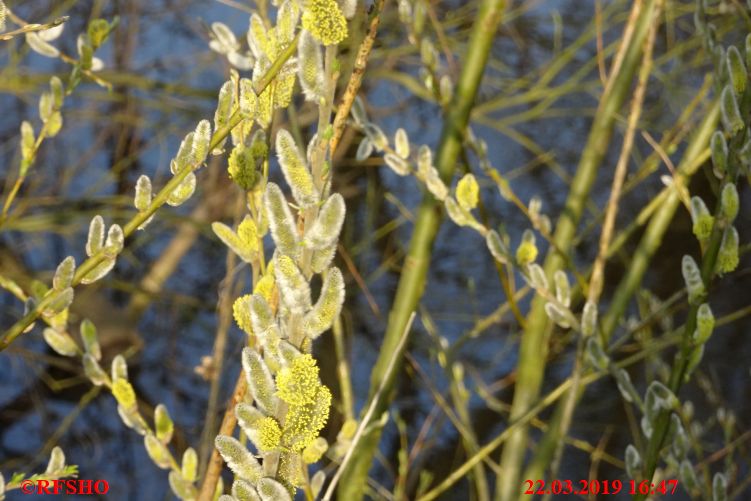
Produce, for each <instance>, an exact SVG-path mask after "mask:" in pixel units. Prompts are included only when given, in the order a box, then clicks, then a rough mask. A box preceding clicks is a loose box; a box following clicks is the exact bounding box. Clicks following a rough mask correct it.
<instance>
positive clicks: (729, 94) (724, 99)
mask: <svg viewBox="0 0 751 501" xmlns="http://www.w3.org/2000/svg"><path fill="white" fill-rule="evenodd" d="M720 113H721V115H722V125H723V127H724V128H725V131H726V132H727V133H728V134H730V136H731V137H732V136H735V135H736V134H738V133H739V132H740V131H741V130H743V127H744V126H745V124H744V122H743V118H741V111H740V109H739V108H738V101H737V99H736V97H735V93H734V92H733V88H732V87H731V86H730V85H727V86H725V88H724V89H722V94H721V96H720Z"/></svg>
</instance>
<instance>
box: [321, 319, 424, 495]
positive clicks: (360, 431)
mask: <svg viewBox="0 0 751 501" xmlns="http://www.w3.org/2000/svg"><path fill="white" fill-rule="evenodd" d="M414 320H415V312H412V315H410V317H409V320H408V321H407V325H406V327H405V328H404V332H402V338H401V339H400V340H399V345H398V347H397V349H396V350H394V352H393V354H392V356H391V360H390V361H389V365H388V367H386V373H385V377H384V378H383V379H382V380H381V385H380V386H379V387H378V391H376V394H375V395H373V398H372V399H371V400H370V407H368V412H366V413H365V416H364V417H363V418H362V421H361V422H360V426H358V427H357V431H356V432H355V435H354V437H352V443H351V445H350V447H349V449H348V450H347V453H346V454H345V455H344V458H343V459H342V462H341V464H340V465H339V469H338V470H337V472H336V474H335V475H334V478H332V479H331V482H330V483H329V486H328V488H327V489H326V494H324V496H323V501H329V500H330V499H331V496H333V495H334V490H335V489H336V484H337V483H339V479H340V478H341V476H342V472H344V470H345V468H346V467H347V465H348V464H349V461H350V459H351V458H352V454H353V453H354V452H355V450H357V446H358V444H359V443H360V440H361V439H362V437H363V435H364V434H365V432H366V430H367V429H368V425H369V424H370V420H371V419H373V414H374V413H375V410H376V408H377V407H378V405H377V403H378V401H379V397H380V396H381V393H382V392H383V391H384V390H385V388H386V381H388V380H389V378H390V376H391V372H392V371H393V370H394V367H395V366H396V359H397V356H396V354H397V353H401V351H402V348H404V344H405V343H406V342H407V339H408V338H409V336H408V334H409V331H410V329H411V328H412V322H414Z"/></svg>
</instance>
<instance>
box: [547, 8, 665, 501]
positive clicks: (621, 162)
mask: <svg viewBox="0 0 751 501" xmlns="http://www.w3.org/2000/svg"><path fill="white" fill-rule="evenodd" d="M661 11H662V0H658V3H657V6H656V7H655V14H654V18H653V19H654V20H655V21H653V22H652V23H650V28H649V33H648V34H647V39H646V40H645V41H644V49H643V52H644V57H643V62H642V65H641V67H640V68H639V80H638V83H637V86H636V89H635V90H634V97H633V100H632V101H631V112H630V113H629V116H628V128H627V130H626V135H625V137H624V138H623V146H622V148H621V154H620V156H619V157H618V163H617V164H616V167H615V175H614V177H613V183H612V187H611V190H610V199H609V200H608V205H607V208H606V210H605V220H604V222H603V224H602V232H601V234H600V244H599V250H598V252H597V257H596V258H595V263H594V266H593V268H592V275H591V277H590V280H589V290H588V291H587V302H588V303H591V304H593V305H595V306H597V303H598V302H599V300H600V294H601V293H602V286H603V282H604V274H605V273H604V272H605V258H606V254H607V251H608V247H609V246H610V241H611V239H612V236H613V230H614V228H615V216H616V214H617V213H618V203H619V201H620V197H621V190H622V188H623V182H624V179H625V178H626V172H627V170H628V160H629V157H630V156H631V150H632V148H633V145H634V136H635V134H636V127H637V124H638V122H639V118H640V117H641V112H642V106H643V104H644V95H645V94H646V90H647V80H648V79H649V75H650V73H651V71H652V50H653V49H654V42H655V34H656V32H657V27H658V26H659V22H657V21H656V20H657V19H659V16H660V12H661ZM584 341H585V340H584V335H583V334H582V335H580V336H578V340H577V343H576V359H575V361H574V371H573V376H572V380H573V381H572V384H571V390H570V391H569V392H568V395H566V399H565V403H564V407H563V417H562V418H561V421H560V428H561V429H560V436H566V435H567V434H568V429H569V427H570V426H571V420H572V418H573V415H574V409H575V408H576V402H577V400H578V396H579V385H580V382H581V376H582V370H583V369H584V363H583V358H584ZM563 449H564V446H563V443H562V442H559V443H558V447H557V450H556V452H555V454H554V455H553V461H552V464H551V466H550V477H549V478H556V475H557V474H558V468H559V466H560V463H561V458H562V456H563ZM550 496H551V494H548V495H546V496H545V497H544V498H543V501H547V500H548V499H550Z"/></svg>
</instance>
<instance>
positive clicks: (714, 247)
mask: <svg viewBox="0 0 751 501" xmlns="http://www.w3.org/2000/svg"><path fill="white" fill-rule="evenodd" d="M744 135H745V134H738V136H736V138H735V139H734V144H731V145H730V147H729V150H730V153H731V156H730V158H729V160H728V163H729V164H731V163H735V164H740V160H739V159H738V158H737V153H736V152H737V151H738V150H739V149H740V147H741V146H742V142H741V141H742V137H744ZM736 170H739V169H738V168H737V167H734V168H730V167H728V169H727V172H726V173H725V175H724V176H723V179H722V181H721V183H720V186H724V185H725V184H726V183H734V182H735V181H736V179H735V178H736V176H737V174H735V172H734V171H736ZM731 172H733V173H732V174H731ZM675 189H676V190H677V189H679V188H678V187H676V188H675ZM714 217H715V223H714V225H713V227H712V233H711V235H710V237H709V243H708V244H707V247H706V249H705V252H704V255H703V258H702V263H701V280H702V283H704V284H705V286H708V285H709V283H711V281H712V279H713V278H714V277H715V274H716V271H715V270H716V266H717V257H718V254H719V251H720V246H721V244H722V239H723V233H724V230H725V229H726V227H727V226H729V225H731V224H732V223H729V222H727V220H726V219H725V217H724V216H723V215H722V201H721V200H717V205H716V208H715V214H714ZM698 310H699V301H697V302H696V304H693V305H692V306H691V308H689V311H688V314H687V315H688V316H687V317H686V318H687V320H686V324H685V326H684V329H683V338H682V341H681V346H680V348H679V350H678V353H677V354H676V356H675V363H674V364H673V367H672V369H671V371H670V380H669V384H668V387H669V388H670V390H671V391H672V392H673V393H674V394H675V395H676V396H677V395H678V391H679V390H680V388H681V386H682V384H683V382H684V379H685V376H686V371H687V370H688V365H689V362H690V357H691V351H692V350H693V349H695V345H694V342H693V333H694V330H695V329H696V325H697V313H698ZM671 413H672V411H666V410H664V409H663V410H661V411H660V414H659V415H658V416H657V419H656V422H655V424H654V429H653V432H652V435H651V436H650V437H649V443H648V444H647V450H646V453H645V455H644V470H643V473H644V479H645V480H651V479H652V477H653V476H654V472H655V469H656V468H657V462H658V461H659V458H660V450H661V449H662V447H663V445H664V444H665V439H666V438H667V435H668V430H669V427H670V415H671ZM645 498H646V496H645V495H643V494H637V495H635V496H634V500H635V501H640V500H642V499H645Z"/></svg>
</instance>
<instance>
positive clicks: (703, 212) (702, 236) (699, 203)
mask: <svg viewBox="0 0 751 501" xmlns="http://www.w3.org/2000/svg"><path fill="white" fill-rule="evenodd" d="M691 220H692V221H693V223H694V224H693V227H692V231H693V233H694V235H695V236H696V238H697V239H698V240H699V241H700V242H706V241H707V239H708V238H709V236H710V235H711V234H712V228H713V227H714V217H712V215H711V214H710V213H709V209H707V206H706V204H705V203H704V200H702V199H701V198H699V197H696V196H694V197H691Z"/></svg>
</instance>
